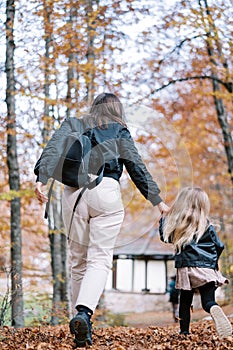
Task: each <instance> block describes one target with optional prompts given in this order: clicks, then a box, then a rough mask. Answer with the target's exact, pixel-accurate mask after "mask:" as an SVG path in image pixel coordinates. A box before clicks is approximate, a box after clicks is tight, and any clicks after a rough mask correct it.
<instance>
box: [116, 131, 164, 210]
mask: <svg viewBox="0 0 233 350" xmlns="http://www.w3.org/2000/svg"><path fill="white" fill-rule="evenodd" d="M119 151H120V157H121V159H122V161H123V163H124V165H125V167H126V170H127V171H128V173H129V175H130V177H131V179H132V180H133V182H134V183H135V185H136V186H137V188H138V189H139V191H140V192H141V193H142V195H143V196H144V197H145V198H146V199H148V200H149V201H150V202H151V203H152V204H153V205H154V206H155V205H158V207H159V210H160V211H161V212H164V213H166V212H167V211H168V210H169V208H168V206H167V205H166V204H165V203H163V201H162V198H161V197H160V196H159V193H160V189H159V187H158V185H157V183H156V182H155V181H154V180H153V178H152V176H151V174H150V173H149V171H148V170H147V168H146V166H145V164H144V163H143V161H142V158H141V156H140V155H139V153H138V150H137V148H136V147H135V144H134V141H133V139H132V137H131V134H130V132H129V130H128V129H127V128H123V129H122V130H121V131H120V139H119Z"/></svg>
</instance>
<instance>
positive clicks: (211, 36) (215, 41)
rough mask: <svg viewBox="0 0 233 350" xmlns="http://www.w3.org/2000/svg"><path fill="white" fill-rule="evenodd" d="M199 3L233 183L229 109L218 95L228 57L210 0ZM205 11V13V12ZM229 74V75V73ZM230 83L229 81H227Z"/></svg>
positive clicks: (232, 149)
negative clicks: (224, 52) (212, 13)
mask: <svg viewBox="0 0 233 350" xmlns="http://www.w3.org/2000/svg"><path fill="white" fill-rule="evenodd" d="M199 5H200V8H201V10H202V14H203V24H204V27H205V31H206V37H207V39H206V48H207V53H208V56H209V58H210V67H211V74H212V77H213V79H212V86H213V92H214V104H215V110H216V114H217V118H218V122H219V125H220V127H221V130H222V135H223V142H224V148H225V153H226V158H227V163H228V172H229V174H230V178H231V182H232V185H233V139H232V136H231V129H230V125H229V123H228V120H227V111H226V108H225V106H224V103H223V100H222V98H219V97H218V95H219V93H220V92H221V88H220V85H219V83H218V79H219V77H218V69H219V66H220V65H221V68H222V69H225V70H227V69H228V64H227V61H226V59H225V58H224V56H223V52H222V45H221V43H220V40H219V35H218V32H217V28H216V26H215V23H214V19H213V17H212V15H211V13H210V9H209V5H208V1H207V0H204V9H203V8H202V1H201V0H199ZM204 11H205V13H204ZM227 76H228V75H227ZM226 83H229V82H226Z"/></svg>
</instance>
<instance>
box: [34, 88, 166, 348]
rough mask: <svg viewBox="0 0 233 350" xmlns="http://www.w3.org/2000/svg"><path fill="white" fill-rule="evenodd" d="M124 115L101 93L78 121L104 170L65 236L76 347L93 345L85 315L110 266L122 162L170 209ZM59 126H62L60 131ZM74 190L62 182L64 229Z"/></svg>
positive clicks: (119, 217) (120, 212)
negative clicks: (100, 156) (101, 158)
mask: <svg viewBox="0 0 233 350" xmlns="http://www.w3.org/2000/svg"><path fill="white" fill-rule="evenodd" d="M123 117H124V111H123V106H122V104H121V102H120V100H119V99H118V97H117V96H115V95H114V94H111V93H102V94H100V95H99V96H97V97H96V99H95V100H94V102H93V104H92V106H91V109H90V113H89V115H87V116H85V117H84V118H83V119H82V121H83V123H84V125H85V126H86V130H87V131H88V130H91V134H90V135H91V136H90V137H91V142H92V147H93V148H95V147H96V146H98V147H99V148H100V149H101V152H102V153H103V156H104V174H103V180H102V181H101V182H100V184H98V186H96V187H95V188H93V189H90V190H86V191H85V192H84V194H83V196H82V198H81V200H80V202H79V204H78V206H77V209H76V212H75V216H74V218H73V221H72V227H71V230H70V234H69V240H68V242H69V250H70V263H71V293H72V305H73V308H74V309H75V310H76V312H77V311H78V313H77V314H76V316H74V318H73V319H72V320H71V321H70V330H71V333H72V334H75V342H76V344H77V346H79V347H85V345H86V344H88V345H91V344H92V339H91V322H90V319H91V316H92V314H93V312H94V310H95V308H96V306H97V304H98V302H99V299H100V296H101V294H102V292H103V290H104V287H105V283H106V279H107V276H108V273H109V270H110V269H111V266H112V259H113V249H114V244H115V241H116V238H117V235H118V233H119V231H120V228H121V225H122V222H123V218H124V208H123V204H122V200H121V192H120V185H119V180H120V177H121V175H122V171H123V165H124V166H125V167H126V169H127V171H128V173H129V175H130V177H131V179H132V180H133V182H134V183H135V185H136V186H137V188H138V189H139V190H140V191H141V193H142V194H143V196H144V197H145V198H146V199H148V200H149V201H150V202H151V203H152V205H153V206H155V205H158V208H159V210H160V211H161V212H164V213H166V212H167V211H168V209H169V208H168V207H167V206H166V204H165V203H163V201H162V199H161V198H160V196H159V193H160V190H159V188H158V186H157V184H156V183H155V182H154V181H153V179H152V176H151V175H150V173H149V172H148V170H147V169H146V167H145V165H144V164H143V162H142V159H141V157H140V155H139V154H138V151H137V149H136V147H135V145H134V142H133V139H132V137H131V135H130V132H129V130H128V128H127V125H126V124H125V122H124V120H123ZM62 128H63V129H64V126H61V128H60V130H62ZM60 136H61V132H60ZM60 136H59V137H57V139H58V140H59V139H60ZM94 163H95V160H94V158H93V165H94ZM42 168H43V167H42ZM45 168H46V167H44V169H45ZM45 172H46V169H45V170H44V173H45ZM44 173H43V171H42V173H39V174H38V178H37V181H38V182H37V185H36V190H35V192H36V195H37V198H38V200H39V201H40V202H41V203H45V202H47V197H46V196H45V195H44V194H43V192H42V185H43V183H44V184H46V181H47V178H46V175H45V174H44ZM47 177H48V175H47ZM40 179H43V181H44V182H43V181H41V180H40ZM42 182H43V183H42ZM79 192H80V189H77V188H72V187H68V186H65V189H64V194H63V203H62V207H63V220H64V225H65V228H66V230H69V224H70V220H71V212H72V208H73V205H74V203H75V200H76V198H77V195H78V193H79Z"/></svg>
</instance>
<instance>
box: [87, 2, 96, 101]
mask: <svg viewBox="0 0 233 350" xmlns="http://www.w3.org/2000/svg"><path fill="white" fill-rule="evenodd" d="M93 3H94V4H96V5H98V3H99V1H98V0H95V1H93V0H86V18H87V45H88V46H87V53H86V58H87V66H88V72H87V75H86V84H87V103H88V104H89V105H90V104H91V102H92V101H93V98H94V92H95V83H94V81H95V49H94V40H95V36H96V34H95V21H94V20H93V19H92V16H91V14H92V13H93Z"/></svg>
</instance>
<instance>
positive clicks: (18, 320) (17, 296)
mask: <svg viewBox="0 0 233 350" xmlns="http://www.w3.org/2000/svg"><path fill="white" fill-rule="evenodd" d="M14 19H15V3H14V0H7V3H6V63H5V69H6V80H7V88H6V104H7V166H8V171H9V186H10V190H13V191H16V192H17V191H19V190H20V177H19V166H18V155H17V140H16V133H17V132H16V113H15V72H14V49H15V43H14ZM20 207H21V203H20V197H19V196H15V198H13V199H12V200H11V206H10V210H11V211H10V212H11V219H10V223H11V271H12V272H11V300H12V308H11V317H12V325H13V326H14V327H23V326H24V314H23V287H22V251H21V249H22V238H21V216H20Z"/></svg>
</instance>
